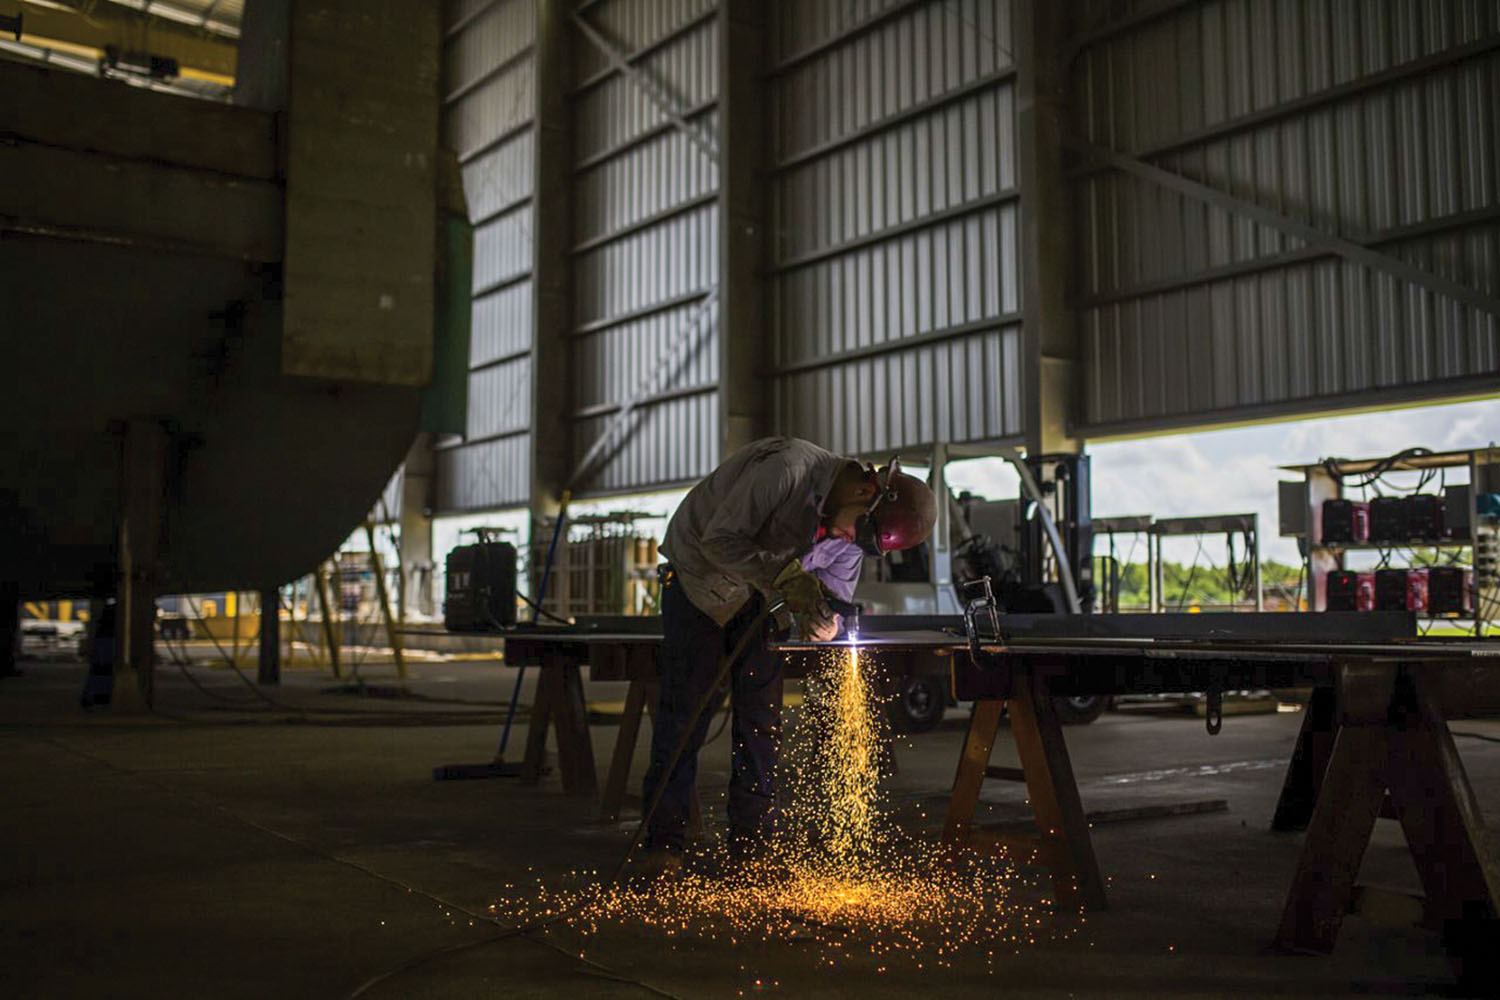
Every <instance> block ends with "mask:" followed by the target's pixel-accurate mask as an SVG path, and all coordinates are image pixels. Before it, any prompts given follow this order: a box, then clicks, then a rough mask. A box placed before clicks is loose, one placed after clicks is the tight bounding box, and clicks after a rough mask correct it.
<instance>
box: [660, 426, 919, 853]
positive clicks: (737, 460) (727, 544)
mask: <svg viewBox="0 0 1500 1000" xmlns="http://www.w3.org/2000/svg"><path fill="white" fill-rule="evenodd" d="M936 511H937V504H936V500H935V499H934V497H933V494H932V491H931V490H930V489H928V488H927V486H926V484H924V483H923V482H922V481H921V480H919V479H916V478H915V477H912V476H909V475H906V474H905V473H902V472H900V471H899V464H898V463H897V462H896V461H895V460H894V459H893V460H892V461H891V463H890V464H888V465H887V466H885V467H884V468H881V469H876V468H874V467H873V466H868V465H861V464H860V463H859V462H857V461H855V460H854V459H851V458H845V457H843V456H840V455H835V454H834V453H832V452H829V451H826V450H824V449H822V448H820V447H818V446H817V445H815V444H812V443H811V442H808V441H801V440H798V439H796V438H785V437H777V438H765V439H763V440H760V441H756V442H754V443H752V444H749V445H746V446H745V447H744V448H741V449H740V450H739V451H737V452H735V453H734V454H733V455H731V456H730V457H729V458H728V459H727V460H726V461H725V462H724V463H723V464H722V465H720V466H719V467H718V468H717V469H715V470H714V471H713V473H711V474H710V475H709V476H708V478H707V479H704V480H703V481H702V482H701V483H699V484H698V485H697V486H695V487H694V488H693V490H692V491H691V492H690V493H689V494H688V495H687V498H686V499H685V500H684V501H683V502H682V506H680V507H679V508H678V509H677V513H676V514H675V515H674V516H673V518H672V521H671V523H670V524H669V525H668V526H667V537H666V540H665V541H664V542H663V544H662V552H663V553H664V554H665V555H666V556H667V558H668V560H670V561H669V563H668V565H667V566H665V567H663V570H662V595H661V614H662V630H663V633H664V638H663V642H662V649H661V699H660V703H659V705H658V707H657V711H656V715H655V719H654V728H653V730H652V734H651V766H650V768H649V769H648V770H647V772H646V785H645V801H646V802H648V803H649V802H651V801H653V799H654V797H655V795H656V793H657V790H658V788H660V787H661V785H662V783H665V788H664V789H663V790H662V793H661V801H660V803H659V804H658V806H657V808H656V811H655V813H654V814H653V815H652V816H651V821H650V824H649V827H648V829H647V839H646V848H647V854H646V855H645V856H644V857H643V859H642V862H643V868H644V869H646V870H647V871H652V870H657V871H659V870H671V869H674V868H676V867H677V866H678V865H679V864H680V856H681V852H682V846H683V840H684V836H685V831H686V828H687V819H688V810H689V808H690V805H691V802H692V796H693V788H694V785H695V782H696V778H697V772H698V751H699V750H700V749H701V748H702V746H703V741H704V737H705V735H706V733H707V729H708V723H709V716H710V715H712V712H708V711H705V712H703V713H702V716H701V717H700V718H698V719H697V720H696V724H694V720H693V718H692V716H693V713H694V712H695V711H696V710H697V708H698V706H699V705H700V703H702V701H703V698H704V697H705V694H706V692H707V691H708V689H709V687H710V686H711V685H713V684H714V682H715V680H716V679H717V677H718V675H719V671H720V668H721V665H722V661H723V659H724V657H725V656H727V655H729V654H730V653H731V652H733V651H734V650H735V648H736V647H737V646H738V645H739V643H740V641H741V639H745V642H744V646H743V649H742V651H741V652H740V655H739V656H738V657H737V658H736V660H735V661H734V662H733V663H732V664H731V666H730V693H731V702H732V707H733V713H734V716H733V720H732V730H731V737H732V739H733V747H732V750H731V761H732V764H731V767H732V774H731V777H730V780H729V829H730V848H731V851H733V852H735V853H737V854H746V853H753V852H754V851H755V850H757V849H758V848H759V847H760V846H761V845H762V844H763V843H764V841H765V838H766V837H767V835H768V834H770V833H771V832H772V831H773V830H774V828H775V825H776V761H777V757H778V753H779V750H780V740H781V689H782V683H781V681H782V678H781V664H780V663H779V661H778V660H777V658H776V657H775V656H773V655H772V654H771V652H770V650H768V649H767V648H766V640H767V632H768V622H767V620H766V616H764V615H762V611H763V610H765V608H766V607H767V606H768V604H770V605H774V604H775V603H777V602H779V601H782V600H784V601H785V602H786V605H787V607H788V608H789V609H790V610H791V611H792V612H793V613H794V614H795V615H796V616H797V619H798V621H799V623H800V625H801V629H802V634H803V636H804V637H805V638H809V639H812V640H815V641H826V640H830V639H833V638H834V637H835V636H836V635H837V634H838V630H839V625H840V622H839V618H838V616H837V615H836V614H834V613H833V612H832V611H831V610H830V608H829V606H828V603H827V596H828V595H830V594H831V595H833V596H835V597H838V598H839V599H841V600H844V601H848V600H850V599H851V598H852V596H853V594H854V587H855V584H856V583H857V582H858V580H859V571H860V564H861V560H862V559H863V557H864V556H865V555H867V554H868V555H872V556H878V555H880V554H881V553H884V552H891V551H894V550H897V549H907V548H911V547H913V546H915V545H919V544H921V543H922V542H923V541H924V540H925V539H926V538H927V536H928V534H929V533H931V531H932V525H933V521H934V520H935V519H936ZM749 630H754V634H753V635H750V636H749V637H748V638H746V633H747V631H749ZM690 725H691V726H692V728H691V731H689V726H690ZM684 741H685V742H684ZM679 744H682V746H683V751H682V754H681V756H680V757H679V759H678V763H677V766H676V767H675V768H674V769H673V771H672V773H671V774H670V775H668V774H666V773H665V772H666V769H667V765H668V764H669V762H670V760H671V758H672V756H673V754H674V752H675V751H676V750H677V747H678V745H679Z"/></svg>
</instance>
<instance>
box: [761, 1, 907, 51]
mask: <svg viewBox="0 0 1500 1000" xmlns="http://www.w3.org/2000/svg"><path fill="white" fill-rule="evenodd" d="M908 2H909V0H795V2H790V3H783V4H781V10H778V11H777V24H776V31H777V33H776V47H777V56H778V58H781V59H786V58H788V57H790V56H794V55H797V54H799V53H801V52H804V51H806V50H807V49H809V48H812V47H813V46H817V45H823V44H826V43H827V42H829V41H831V40H833V39H835V38H837V37H838V36H840V35H842V34H844V33H845V32H846V31H848V30H849V29H850V28H855V27H858V26H860V25H863V24H868V23H870V21H871V19H872V18H874V17H876V16H877V15H879V14H881V13H883V12H886V11H890V10H896V9H899V8H901V7H904V6H906V5H907V4H908Z"/></svg>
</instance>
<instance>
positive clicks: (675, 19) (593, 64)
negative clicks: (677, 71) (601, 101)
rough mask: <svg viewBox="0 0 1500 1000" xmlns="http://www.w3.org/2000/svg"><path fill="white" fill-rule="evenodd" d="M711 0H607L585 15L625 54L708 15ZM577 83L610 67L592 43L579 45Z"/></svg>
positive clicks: (576, 60) (656, 41)
mask: <svg viewBox="0 0 1500 1000" xmlns="http://www.w3.org/2000/svg"><path fill="white" fill-rule="evenodd" d="M714 7H715V4H714V3H713V0H674V2H668V3H664V2H662V0H607V2H605V3H601V4H597V5H595V6H592V7H589V8H588V9H587V10H586V11H585V12H584V15H583V16H584V17H585V18H586V19H587V20H588V22H589V24H591V25H593V26H594V27H595V29H597V30H598V31H599V32H600V33H601V34H603V35H604V36H605V37H606V38H608V39H609V40H610V41H612V42H614V43H615V45H616V46H617V47H618V48H619V49H620V50H621V51H622V52H625V53H627V54H630V53H636V52H639V51H641V50H642V49H644V48H647V47H648V46H652V45H656V44H658V43H659V41H660V40H661V39H663V38H668V37H670V36H671V35H673V34H674V33H675V32H678V31H680V30H681V29H682V28H683V27H684V26H687V25H690V24H692V23H693V22H695V21H697V20H698V19H700V18H702V17H704V16H705V15H707V14H711V13H712V12H713V10H714ZM574 64H575V68H576V74H577V79H578V81H579V82H580V83H585V82H588V81H592V80H595V79H596V78H597V75H598V74H599V73H602V72H604V71H605V70H607V69H609V68H610V63H609V60H608V58H607V57H606V56H605V55H604V53H602V52H600V51H599V50H598V49H596V48H594V47H593V46H591V45H584V46H580V47H579V48H578V50H577V55H576V57H575V59H574Z"/></svg>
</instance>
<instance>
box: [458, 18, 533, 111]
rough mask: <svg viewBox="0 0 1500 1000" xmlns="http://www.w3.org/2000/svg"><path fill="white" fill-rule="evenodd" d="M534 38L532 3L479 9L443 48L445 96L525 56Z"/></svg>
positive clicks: (471, 85) (465, 87)
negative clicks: (523, 54)
mask: <svg viewBox="0 0 1500 1000" xmlns="http://www.w3.org/2000/svg"><path fill="white" fill-rule="evenodd" d="M535 38H536V2H535V0H501V2H499V3H494V4H490V5H489V6H488V7H487V8H480V12H479V13H477V14H474V15H472V16H471V19H469V20H468V21H467V22H466V23H464V26H463V28H462V29H461V30H459V31H458V32H457V33H456V34H454V35H453V36H452V37H451V38H449V39H448V44H447V45H445V46H444V47H443V69H444V73H445V75H444V77H443V86H444V88H445V91H446V93H448V94H457V93H460V92H462V91H464V90H467V89H469V88H471V87H473V86H474V85H475V84H476V83H477V82H478V81H480V80H482V79H483V78H484V77H485V76H487V75H490V74H493V73H494V72H495V71H496V70H497V69H499V68H500V67H502V66H504V65H505V64H506V63H508V62H510V61H511V60H513V59H515V58H516V57H517V56H518V55H520V54H521V53H522V52H525V51H526V50H527V49H528V48H530V47H531V44H532V42H533V40H534V39H535Z"/></svg>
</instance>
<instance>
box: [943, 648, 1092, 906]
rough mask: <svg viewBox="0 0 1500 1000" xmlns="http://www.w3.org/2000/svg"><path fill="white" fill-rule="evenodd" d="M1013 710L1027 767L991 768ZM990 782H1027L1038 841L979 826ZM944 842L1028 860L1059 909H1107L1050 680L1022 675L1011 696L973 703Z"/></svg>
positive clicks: (1018, 749) (1015, 680)
mask: <svg viewBox="0 0 1500 1000" xmlns="http://www.w3.org/2000/svg"><path fill="white" fill-rule="evenodd" d="M1006 712H1008V713H1009V715H1010V730H1011V734H1012V735H1013V736H1014V737H1015V741H1016V752H1017V754H1018V755H1019V756H1020V758H1021V766H1020V768H1008V767H996V766H992V765H991V764H990V753H991V752H992V751H993V750H994V747H995V737H996V736H997V735H998V734H999V732H1000V725H1001V717H1002V716H1003V715H1004V714H1005V713H1006ZM986 778H1000V779H1003V780H1007V781H1024V782H1025V783H1026V794H1027V797H1028V798H1029V799H1030V801H1031V810H1032V813H1033V815H1034V816H1035V817H1036V830H1037V832H1036V835H1035V836H1016V837H1004V836H1000V835H998V834H995V833H993V832H991V831H987V830H982V829H975V828H974V809H975V807H976V806H978V804H979V790H980V788H981V787H982V786H983V784H984V780H985V779H986ZM943 843H945V844H949V845H952V846H962V845H974V846H988V847H994V848H1001V849H1005V850H1006V851H1007V852H1008V853H1010V854H1011V855H1012V856H1016V857H1020V856H1025V855H1029V856H1031V857H1033V858H1035V859H1037V860H1038V861H1040V862H1041V863H1042V864H1043V865H1045V866H1046V867H1047V869H1048V871H1049V872H1050V873H1051V876H1052V891H1053V895H1054V896H1055V897H1056V899H1057V903H1058V905H1059V906H1060V907H1064V908H1068V909H1085V910H1101V909H1103V908H1104V906H1105V897H1104V880H1103V879H1102V878H1101V877H1100V875H1099V863H1098V861H1096V860H1095V858H1094V842H1093V840H1092V838H1090V836H1089V825H1088V819H1087V818H1086V817H1085V816H1084V812H1083V802H1082V800H1081V799H1080V798H1079V795H1078V782H1077V780H1076V779H1075V778H1074V776H1073V764H1072V761H1070V760H1069V758H1068V747H1067V744H1066V743H1065V742H1064V741H1063V735H1062V723H1061V722H1059V721H1058V718H1057V712H1056V710H1055V709H1054V708H1053V706H1052V697H1051V695H1049V694H1048V693H1047V686H1046V684H1045V682H1043V681H1041V680H1040V679H1038V678H1037V677H1036V676H1035V675H1034V674H1033V673H1031V672H1030V671H1029V670H1027V669H1024V668H1019V667H1018V668H1017V669H1016V670H1015V672H1014V674H1013V676H1012V679H1011V686H1010V694H1009V696H1008V697H1006V698H1003V699H1001V698H986V699H981V700H978V701H975V702H974V711H973V714H972V715H971V716H970V717H969V734H968V736H967V737H966V738H965V740H964V749H963V755H962V756H961V757H960V758H959V761H958V773H957V774H956V775H955V776H954V778H953V796H952V798H950V799H949V801H948V817H947V819H946V820H945V821H944V823H943Z"/></svg>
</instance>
